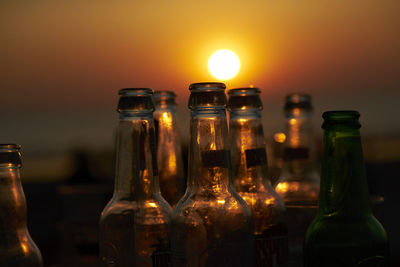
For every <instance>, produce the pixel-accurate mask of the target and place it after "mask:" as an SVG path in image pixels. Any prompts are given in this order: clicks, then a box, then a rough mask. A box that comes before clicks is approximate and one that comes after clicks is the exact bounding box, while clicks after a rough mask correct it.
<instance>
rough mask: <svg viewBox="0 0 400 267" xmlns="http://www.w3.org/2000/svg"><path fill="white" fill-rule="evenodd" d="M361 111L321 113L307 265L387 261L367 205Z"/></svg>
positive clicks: (384, 241)
mask: <svg viewBox="0 0 400 267" xmlns="http://www.w3.org/2000/svg"><path fill="white" fill-rule="evenodd" d="M359 116H360V114H359V113H358V112H357V111H330V112H325V113H324V114H323V118H324V123H323V125H322V128H323V129H324V140H323V142H324V145H323V158H322V174H321V193H320V197H319V208H318V215H317V217H316V218H315V220H314V221H313V223H312V224H311V226H310V227H309V229H308V231H307V235H306V238H305V245H304V264H305V266H306V267H314V266H315V267H317V266H318V267H325V266H329V267H336V266H337V267H339V266H340V267H348V266H349V267H350V266H351V267H353V266H354V267H355V266H360V267H361V266H362V267H369V266H374V267H383V266H389V257H388V255H389V248H388V241H387V236H386V233H385V230H384V229H383V227H382V225H381V224H380V223H379V222H378V220H377V219H376V218H375V217H374V215H373V214H372V211H371V207H370V200H369V195H368V187H367V181H366V176H365V166H364V160H363V155H362V146H361V138H360V131H359V128H360V127H361V125H360V123H359V122H358V118H359Z"/></svg>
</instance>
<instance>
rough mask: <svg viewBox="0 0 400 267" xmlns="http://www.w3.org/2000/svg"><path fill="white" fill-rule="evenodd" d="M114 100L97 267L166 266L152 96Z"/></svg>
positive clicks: (164, 207) (134, 93) (166, 217)
mask: <svg viewBox="0 0 400 267" xmlns="http://www.w3.org/2000/svg"><path fill="white" fill-rule="evenodd" d="M119 94H120V100H119V104H118V111H119V113H120V118H119V126H118V137H117V160H116V175H115V187H114V194H113V197H112V199H111V200H110V202H109V203H108V204H107V206H106V207H105V208H104V210H103V212H102V214H101V218H100V233H99V241H100V261H101V266H104V267H106V266H107V267H110V266H118V267H128V266H129V267H131V266H144V267H147V266H168V265H167V264H169V225H170V213H171V208H170V206H169V205H168V203H167V202H166V201H165V200H164V199H163V198H162V197H161V195H160V189H159V185H158V170H157V162H156V161H157V160H156V154H155V135H154V127H153V109H154V106H153V102H152V99H151V95H152V90H151V89H145V88H132V89H122V90H120V91H119Z"/></svg>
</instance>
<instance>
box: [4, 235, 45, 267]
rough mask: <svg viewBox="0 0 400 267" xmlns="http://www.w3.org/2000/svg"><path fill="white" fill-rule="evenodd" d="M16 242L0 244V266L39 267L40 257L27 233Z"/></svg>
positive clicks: (40, 263)
mask: <svg viewBox="0 0 400 267" xmlns="http://www.w3.org/2000/svg"><path fill="white" fill-rule="evenodd" d="M23 235H24V237H20V238H18V239H16V240H6V241H7V242H4V241H5V240H2V242H0V266H21V267H22V266H31V267H41V266H43V263H42V255H41V253H40V250H39V248H38V247H37V246H36V244H35V242H34V241H33V240H32V238H31V236H30V235H29V233H28V232H26V233H24V234H23Z"/></svg>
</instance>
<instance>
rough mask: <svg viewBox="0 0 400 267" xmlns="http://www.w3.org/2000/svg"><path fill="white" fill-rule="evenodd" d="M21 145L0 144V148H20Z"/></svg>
mask: <svg viewBox="0 0 400 267" xmlns="http://www.w3.org/2000/svg"><path fill="white" fill-rule="evenodd" d="M20 149H21V145H19V144H0V150H2V151H3V150H20Z"/></svg>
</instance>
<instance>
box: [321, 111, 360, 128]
mask: <svg viewBox="0 0 400 267" xmlns="http://www.w3.org/2000/svg"><path fill="white" fill-rule="evenodd" d="M322 118H323V119H324V123H323V124H322V128H326V127H329V126H332V125H343V126H353V127H357V128H360V127H361V124H360V123H359V121H358V119H359V118H360V113H359V112H358V111H356V110H332V111H325V112H324V113H323V114H322Z"/></svg>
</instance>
